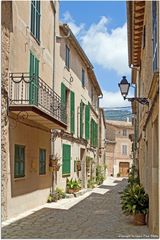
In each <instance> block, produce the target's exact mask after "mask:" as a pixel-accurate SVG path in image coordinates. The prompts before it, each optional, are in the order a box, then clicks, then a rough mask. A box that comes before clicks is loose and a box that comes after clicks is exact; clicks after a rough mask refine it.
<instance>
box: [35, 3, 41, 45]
mask: <svg viewBox="0 0 160 240" xmlns="http://www.w3.org/2000/svg"><path fill="white" fill-rule="evenodd" d="M35 34H36V39H37V40H38V41H40V1H36V32H35Z"/></svg>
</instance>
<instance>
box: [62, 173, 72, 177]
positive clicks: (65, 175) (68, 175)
mask: <svg viewBox="0 0 160 240" xmlns="http://www.w3.org/2000/svg"><path fill="white" fill-rule="evenodd" d="M70 176H71V174H70V173H64V174H62V177H70Z"/></svg>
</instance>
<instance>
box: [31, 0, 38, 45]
mask: <svg viewBox="0 0 160 240" xmlns="http://www.w3.org/2000/svg"><path fill="white" fill-rule="evenodd" d="M31 32H32V34H33V35H34V37H35V38H36V39H37V40H38V41H40V1H38V0H37V1H31Z"/></svg>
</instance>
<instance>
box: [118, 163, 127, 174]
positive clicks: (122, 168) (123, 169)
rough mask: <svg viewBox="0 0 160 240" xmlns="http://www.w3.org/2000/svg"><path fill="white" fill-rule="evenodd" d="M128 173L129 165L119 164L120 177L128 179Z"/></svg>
mask: <svg viewBox="0 0 160 240" xmlns="http://www.w3.org/2000/svg"><path fill="white" fill-rule="evenodd" d="M128 172H129V163H128V162H120V163H119V173H120V176H121V177H128Z"/></svg>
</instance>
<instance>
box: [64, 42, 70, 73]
mask: <svg viewBox="0 0 160 240" xmlns="http://www.w3.org/2000/svg"><path fill="white" fill-rule="evenodd" d="M65 51H66V55H65V67H66V68H67V69H68V70H69V69H70V48H69V47H68V45H67V44H66V48H65Z"/></svg>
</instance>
